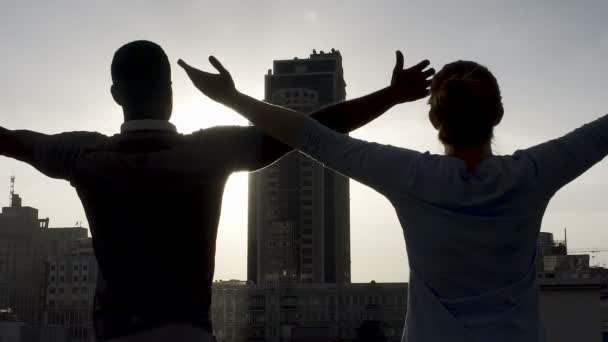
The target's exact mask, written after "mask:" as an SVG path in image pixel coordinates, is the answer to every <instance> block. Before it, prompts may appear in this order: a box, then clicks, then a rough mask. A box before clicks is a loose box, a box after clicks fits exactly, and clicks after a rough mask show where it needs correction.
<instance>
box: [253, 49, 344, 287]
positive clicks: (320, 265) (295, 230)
mask: <svg viewBox="0 0 608 342" xmlns="http://www.w3.org/2000/svg"><path fill="white" fill-rule="evenodd" d="M345 97H346V84H345V82H344V74H343V70H342V56H341V54H340V52H339V51H336V50H333V49H332V51H331V52H329V53H324V52H320V53H317V52H316V51H313V54H311V55H310V58H306V59H298V58H294V59H292V60H277V61H274V64H273V70H269V71H268V74H267V75H266V77H265V100H266V101H268V102H270V103H274V104H277V105H280V106H284V107H288V108H291V109H294V110H297V111H300V112H304V113H309V112H312V111H314V110H317V109H319V108H321V107H323V106H326V105H329V104H332V103H336V102H340V101H343V100H344V99H345ZM349 209H350V206H349V185H348V179H347V178H346V177H344V176H342V175H340V174H337V173H335V172H333V171H331V170H329V169H326V168H324V167H323V166H322V165H321V164H319V163H317V162H315V161H314V160H312V159H310V158H308V157H307V156H305V155H303V154H301V153H298V152H292V153H290V154H289V155H287V156H286V157H284V158H283V159H282V160H281V161H279V162H277V163H275V164H273V165H271V166H269V167H267V168H265V169H263V170H261V171H258V172H255V173H252V174H251V175H250V176H249V217H248V226H249V228H248V229H249V238H248V241H249V242H248V243H249V244H248V280H250V281H252V282H255V283H259V284H263V283H276V282H280V283H284V282H286V283H348V282H350V277H351V275H350V212H349Z"/></svg>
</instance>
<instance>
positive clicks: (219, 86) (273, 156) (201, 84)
mask: <svg viewBox="0 0 608 342" xmlns="http://www.w3.org/2000/svg"><path fill="white" fill-rule="evenodd" d="M210 61H211V63H212V64H213V65H214V67H216V68H217V69H218V71H220V73H219V74H211V73H207V72H204V71H201V70H198V69H196V68H193V67H191V66H189V65H188V64H186V63H185V62H184V61H182V60H180V61H179V62H178V63H179V65H180V66H181V67H183V68H184V70H185V71H186V73H187V74H188V76H189V77H190V79H191V80H192V82H193V83H194V85H195V86H196V87H197V88H198V89H199V90H200V91H201V92H202V93H203V94H205V95H207V96H208V97H210V98H211V99H213V100H215V101H218V102H220V103H223V104H226V105H229V104H228V102H229V101H228V99H229V98H230V99H231V98H232V95H233V92H236V89H235V85H234V81H233V80H232V77H231V76H230V73H228V71H227V70H226V69H224V68H223V66H221V64H220V63H219V62H218V61H217V60H216V59H215V58H213V57H211V58H210ZM429 64H430V62H429V61H428V60H425V61H422V62H420V63H418V64H417V65H415V66H413V67H411V68H408V69H403V54H402V53H401V52H400V51H397V53H396V63H395V67H394V69H393V73H392V79H391V83H390V85H389V86H388V87H386V88H383V89H381V90H378V91H376V92H374V93H372V94H369V95H367V96H363V97H360V98H357V99H353V100H348V101H344V102H340V103H336V104H332V105H329V106H326V107H324V108H321V109H320V110H318V111H316V112H313V113H312V114H310V115H311V117H312V118H314V119H315V120H317V121H318V122H319V123H321V124H323V125H325V126H326V127H328V128H331V129H333V130H335V131H338V132H341V133H348V132H351V131H353V130H355V129H357V128H359V127H361V126H364V125H365V124H367V123H369V122H370V121H372V120H374V119H376V118H377V117H379V116H380V115H382V114H384V113H385V112H386V111H387V110H388V109H390V108H392V107H393V106H395V105H397V104H400V103H404V102H410V101H414V100H417V99H419V98H421V97H422V96H425V95H426V93H424V94H420V87H419V84H418V83H416V82H412V76H413V75H419V74H424V75H427V77H430V76H431V75H432V74H433V73H434V70H433V69H428V70H426V71H424V69H426V68H427V67H428V66H429ZM267 105H268V106H270V105H269V104H267ZM229 106H230V105H229ZM251 108H253V107H251ZM260 134H262V133H261V132H260V131H258V130H257V129H255V128H252V130H251V132H250V134H249V135H250V136H249V137H248V139H244V141H246V142H247V143H246V145H247V146H246V147H245V148H246V149H249V151H250V153H249V155H257V156H258V157H257V159H255V158H254V160H252V159H251V158H249V160H250V162H249V163H248V164H247V165H246V166H245V167H242V168H241V169H247V170H255V169H258V168H261V167H264V166H267V165H268V164H271V163H273V162H274V161H276V160H277V159H279V158H280V157H282V156H283V155H284V154H285V153H287V152H289V151H290V150H291V148H290V147H288V146H286V145H284V144H282V143H280V142H279V141H277V140H275V139H273V138H271V137H269V136H264V137H261V136H260ZM255 137H257V138H259V139H258V141H259V143H258V144H255V143H253V141H255V139H254V138H255ZM253 150H256V151H257V153H255V152H254V151H253Z"/></svg>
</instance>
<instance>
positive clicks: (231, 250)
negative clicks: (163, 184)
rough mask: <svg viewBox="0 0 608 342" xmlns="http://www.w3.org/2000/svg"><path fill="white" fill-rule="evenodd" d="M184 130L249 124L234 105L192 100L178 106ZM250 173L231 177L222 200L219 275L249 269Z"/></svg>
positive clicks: (179, 125)
mask: <svg viewBox="0 0 608 342" xmlns="http://www.w3.org/2000/svg"><path fill="white" fill-rule="evenodd" d="M171 121H172V122H173V123H174V124H175V125H176V126H177V129H178V131H179V132H181V133H191V132H194V131H197V130H199V129H205V128H210V127H213V126H218V125H241V126H244V125H247V121H246V120H245V119H243V118H241V117H240V116H238V115H237V114H235V113H234V112H233V111H231V110H230V109H228V108H226V107H224V106H222V105H219V104H216V103H213V102H211V101H208V100H204V99H203V100H191V101H185V102H182V104H181V105H179V106H176V108H175V110H174V113H173V119H172V120H171ZM247 193H248V191H247V173H246V172H239V173H235V174H233V175H232V176H230V178H229V179H228V182H227V183H226V187H225V189H224V196H223V200H222V215H221V217H220V224H219V229H218V236H217V247H216V251H217V252H216V257H215V258H216V264H218V265H222V267H218V269H217V270H216V274H215V278H216V279H230V278H238V279H245V277H246V274H247V273H246V272H247V204H248V203H247Z"/></svg>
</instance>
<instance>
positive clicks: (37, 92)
mask: <svg viewBox="0 0 608 342" xmlns="http://www.w3.org/2000/svg"><path fill="white" fill-rule="evenodd" d="M235 3H236V2H234V1H227V2H226V3H225V4H224V3H222V4H215V7H214V8H213V12H211V11H210V7H209V6H210V5H209V4H210V3H205V2H190V3H188V6H185V5H175V4H173V5H168V4H164V3H162V4H161V3H160V2H156V3H155V2H150V3H148V7H147V8H146V9H145V10H144V11H143V12H141V13H140V12H136V11H139V10H140V8H139V6H140V5H133V4H125V5H124V7H122V11H120V13H117V11H116V9H113V8H110V7H104V5H103V4H87V5H86V6H85V5H73V6H69V7H67V6H66V7H64V8H61V7H59V8H57V7H54V6H55V5H52V4H44V3H41V4H27V5H26V4H21V3H17V2H15V3H8V4H7V5H6V7H5V8H3V13H2V14H1V16H2V19H3V26H4V29H3V30H2V31H1V32H0V40H2V41H3V43H4V46H5V47H6V51H9V52H10V53H6V54H4V55H3V56H0V58H1V60H2V63H0V65H1V66H0V68H1V69H0V71H2V73H3V74H4V75H6V76H5V80H6V82H4V84H3V85H2V86H0V103H2V106H3V112H4V113H5V114H4V115H3V122H2V125H3V126H5V127H7V128H9V129H17V128H24V129H32V130H40V131H43V132H47V133H58V132H61V131H69V130H96V131H101V132H102V133H105V134H113V133H116V132H118V127H119V125H120V122H121V121H122V117H121V114H120V111H119V107H118V106H116V105H115V104H113V103H112V100H111V97H110V95H109V85H110V81H109V63H110V60H111V55H112V54H113V53H114V51H115V50H116V49H117V48H118V47H119V46H121V45H122V44H124V43H126V42H128V41H131V40H135V39H139V38H142V37H143V38H147V39H150V40H153V41H156V42H158V43H159V44H161V45H162V46H163V47H164V48H165V49H166V51H167V53H168V54H169V57H170V58H171V61H176V60H177V58H178V57H187V58H188V59H189V60H191V61H193V63H194V62H196V64H197V65H201V66H203V65H206V64H205V63H206V62H205V60H206V56H207V55H209V54H215V55H217V56H218V57H219V58H220V59H221V60H222V61H223V62H224V64H225V66H226V67H227V68H228V69H229V70H230V71H231V72H232V73H233V76H234V78H235V80H236V82H237V86H238V88H239V89H241V90H243V91H245V92H247V93H251V94H253V95H255V96H256V97H258V98H262V94H263V81H262V77H263V75H264V74H265V70H267V69H268V68H269V66H270V64H271V62H272V60H275V59H289V58H292V57H293V56H298V55H304V54H306V53H307V52H308V51H310V50H311V49H313V48H316V49H318V50H321V49H323V50H328V49H330V48H331V47H335V48H337V49H339V50H340V51H341V52H342V54H343V56H344V69H345V78H346V81H347V83H348V85H349V88H348V94H349V96H348V98H353V97H356V96H360V95H363V94H366V93H369V92H371V91H373V90H376V89H378V88H380V87H383V86H386V85H387V84H388V80H389V77H390V71H391V68H392V65H393V63H394V60H393V58H394V55H393V52H394V50H396V49H403V50H404V52H405V54H406V63H409V64H413V63H415V62H417V61H418V60H420V59H422V58H429V59H431V61H432V62H433V65H434V66H435V67H436V68H439V67H441V65H443V64H444V63H446V62H448V61H451V60H453V59H455V58H465V59H474V60H478V61H480V62H482V63H484V64H486V65H488V66H489V67H490V69H491V70H492V71H494V72H495V73H496V74H497V76H498V79H499V82H500V85H501V86H502V90H503V93H504V102H505V107H506V116H505V120H504V123H503V124H502V125H501V126H499V127H498V129H497V131H496V139H495V150H496V151H497V153H499V154H506V153H511V152H512V151H514V150H516V149H517V148H522V147H527V146H530V145H533V144H535V143H540V142H543V141H545V140H547V139H551V138H555V137H558V136H559V135H561V134H563V133H566V132H568V131H570V130H572V129H574V128H575V127H578V126H580V125H582V124H584V123H586V122H588V121H590V120H592V119H593V118H596V117H598V116H599V115H601V114H603V113H605V112H606V109H605V108H606V104H607V103H606V100H605V96H604V95H603V92H604V91H605V90H604V89H606V88H607V87H608V77H607V76H608V70H607V67H606V66H605V65H604V64H603V63H602V62H601V61H603V59H604V56H605V55H606V53H607V52H608V32H607V31H606V29H605V25H604V24H603V20H604V17H605V16H606V14H607V12H608V11H607V10H608V8H607V7H608V5H607V4H606V3H605V2H602V1H581V2H577V3H576V4H573V3H568V2H563V1H560V2H548V1H545V2H539V3H535V4H528V3H524V2H521V3H509V4H505V3H497V2H496V3H494V2H481V1H465V2H460V3H459V4H458V5H454V4H451V3H449V2H446V1H437V2H435V3H433V5H430V4H428V3H422V2H408V3H402V2H397V1H386V2H384V3H383V4H382V5H370V4H368V3H365V2H363V1H360V2H353V3H349V6H345V5H343V4H327V3H324V2H320V1H311V2H308V3H306V4H294V5H293V6H292V7H291V8H284V7H286V6H280V5H276V4H273V3H271V2H268V1H265V2H262V3H260V4H258V5H256V6H253V5H250V4H247V5H243V4H242V3H241V4H238V6H236V7H235V6H234V4H235ZM134 13H139V14H140V15H141V20H138V21H137V23H135V22H131V21H129V18H130V17H129V16H130V15H133V14H134ZM93 14H95V15H93ZM201 17H202V18H203V19H204V20H201ZM437 17H441V21H440V22H439V21H436V20H433V19H434V18H437ZM270 18H277V19H276V20H269V19H270ZM336 18H340V20H339V21H338V20H336ZM378 18H386V20H381V22H380V23H378ZM226 19H229V20H230V22H228V21H227V20H226ZM159 22H162V23H164V22H168V23H170V24H171V25H168V26H172V27H171V28H168V27H163V25H158V23H159ZM338 22H339V24H338ZM462 23H466V24H462ZM73 25H78V26H79V27H81V28H82V29H81V30H70V27H73ZM482 25H483V26H482ZM159 26H160V27H159ZM353 27H356V28H358V29H359V30H357V31H353V30H352V28H353ZM481 27H483V30H482V29H481ZM226 35H230V36H231V37H238V38H236V39H233V40H231V41H229V42H225V41H223V40H222V39H224V38H225V37H226ZM496 37H499V38H500V39H495V38H496ZM58 73H61V75H62V77H57V75H58ZM173 82H174V91H175V111H174V118H173V120H172V121H173V122H174V123H176V125H177V126H178V128H179V129H180V131H182V132H190V131H193V130H196V129H199V128H204V127H209V126H211V125H214V124H246V122H245V121H244V120H242V119H240V118H238V116H237V115H236V114H234V113H231V112H230V110H228V109H226V108H223V107H221V106H218V105H215V104H213V103H211V101H209V100H207V99H205V98H204V97H203V96H202V95H201V94H199V93H198V92H197V91H196V90H195V89H194V88H193V87H192V86H191V85H190V84H189V82H187V80H186V78H185V75H183V74H182V73H181V70H178V69H177V68H175V67H174V68H173ZM426 111H427V107H426V105H425V103H424V101H419V102H417V103H415V104H412V105H404V106H400V107H397V108H395V109H393V110H392V111H391V112H389V113H388V114H386V115H385V116H384V117H383V118H380V119H378V120H377V122H374V123H371V124H370V125H369V126H367V127H364V128H362V129H360V130H358V131H356V132H355V133H354V134H353V136H356V137H361V138H365V139H370V140H374V141H378V142H382V143H391V144H395V145H399V146H404V147H409V148H415V149H419V150H423V151H424V150H430V151H431V152H434V153H439V152H441V150H440V148H439V143H438V142H437V140H436V138H435V133H434V132H433V130H432V129H431V127H430V125H429V124H428V122H427V119H426ZM524 122H525V124H523V123H524ZM0 170H2V173H0V176H2V175H3V174H4V177H6V178H0V194H1V193H6V194H8V183H9V182H8V178H9V176H10V175H11V174H15V175H16V176H17V189H18V192H19V193H20V194H21V195H22V196H23V197H24V198H26V199H27V201H28V205H31V206H33V207H37V208H39V209H40V213H41V216H42V217H51V220H52V222H54V224H53V225H54V226H70V225H73V224H74V223H75V222H77V221H82V222H86V218H85V217H84V213H83V211H82V206H81V205H80V203H79V201H78V198H77V197H76V194H75V192H74V190H73V189H72V188H71V187H70V186H69V185H68V184H67V183H66V182H62V181H56V180H51V179H48V178H47V177H45V176H43V175H42V174H40V173H38V172H37V171H36V170H34V169H33V168H30V167H28V166H25V165H23V164H21V163H18V162H16V161H13V160H9V159H6V158H3V159H1V160H0ZM607 170H608V165H606V162H602V163H600V164H599V165H597V166H596V167H594V168H593V169H592V170H591V171H590V172H588V173H587V174H586V175H584V176H583V177H581V179H579V180H577V181H575V182H574V183H573V184H571V185H569V186H567V187H566V188H565V189H564V190H562V191H560V193H559V194H558V195H557V196H556V198H555V199H554V200H553V201H552V203H551V205H550V206H549V208H548V210H547V215H546V217H545V222H544V224H543V231H550V232H554V233H556V234H561V232H562V230H563V228H564V227H568V231H569V241H570V245H571V247H572V248H597V247H604V246H606V245H607V244H608V243H604V241H608V240H607V238H608V231H606V227H605V225H604V222H606V220H607V219H608V214H607V213H606V210H605V209H606V208H605V205H604V204H603V203H604V202H605V201H603V194H604V193H605V192H606V190H608V181H606V179H605V177H604V176H603V175H605V174H606V171H607ZM2 179H6V181H5V182H4V181H2ZM4 184H6V185H4ZM3 187H5V188H4V189H6V191H2V189H3ZM246 188H247V181H246V175H245V174H238V175H235V176H233V177H232V178H231V180H230V182H229V184H228V185H227V187H226V194H225V196H224V208H223V213H224V214H223V216H222V220H221V224H220V236H219V238H218V255H217V258H216V260H217V267H216V278H217V279H228V278H239V279H244V278H245V275H246V261H247V257H246V251H247V242H246V241H247V239H246V236H247V233H246V232H247V224H246V222H247V220H246V215H247V203H246V202H247V201H246V200H245V198H246V197H247V196H246V191H247V190H246ZM351 197H352V201H351V205H352V208H353V210H352V213H351V239H352V260H353V262H352V270H353V281H368V280H371V279H375V280H376V281H407V271H408V269H407V264H406V258H405V249H404V243H403V238H402V234H401V229H400V227H399V224H398V222H397V219H396V216H395V214H394V211H393V210H392V208H391V207H390V204H389V203H388V201H386V200H384V199H383V198H381V197H380V196H379V195H378V194H376V193H375V192H373V191H372V190H370V189H367V188H365V187H363V186H361V185H360V184H358V183H356V182H353V181H351ZM6 202H8V197H6ZM0 204H2V205H5V202H3V201H0ZM369 212H373V215H368V213H369ZM85 226H88V224H86V223H85ZM558 236H560V235H558Z"/></svg>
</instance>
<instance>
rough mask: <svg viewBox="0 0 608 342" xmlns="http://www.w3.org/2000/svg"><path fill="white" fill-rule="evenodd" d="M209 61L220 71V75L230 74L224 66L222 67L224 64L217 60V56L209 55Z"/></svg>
mask: <svg viewBox="0 0 608 342" xmlns="http://www.w3.org/2000/svg"><path fill="white" fill-rule="evenodd" d="M209 63H211V65H213V67H214V68H215V69H216V70H217V71H219V72H220V74H222V75H230V73H229V72H228V70H226V68H224V66H223V65H222V63H220V61H218V60H217V58H215V56H209Z"/></svg>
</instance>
